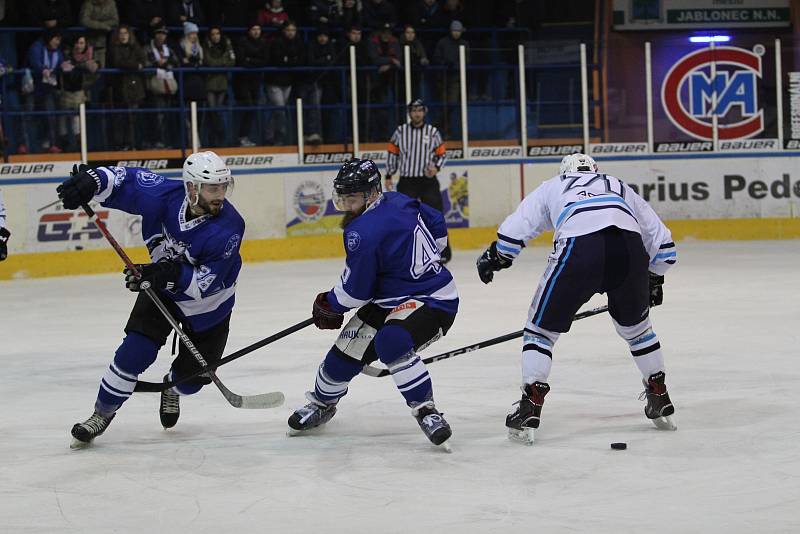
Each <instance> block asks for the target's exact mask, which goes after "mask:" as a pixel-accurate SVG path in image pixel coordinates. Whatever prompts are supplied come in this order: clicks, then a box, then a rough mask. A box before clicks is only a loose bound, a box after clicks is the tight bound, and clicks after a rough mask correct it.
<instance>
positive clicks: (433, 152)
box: [386, 123, 447, 177]
mask: <svg viewBox="0 0 800 534" xmlns="http://www.w3.org/2000/svg"><path fill="white" fill-rule="evenodd" d="M388 151H389V158H388V160H387V162H386V174H387V175H388V176H392V175H394V174H397V173H398V171H399V173H400V176H409V177H410V176H425V167H427V166H428V165H429V164H431V163H432V164H434V165H436V170H437V171H439V170H440V169H441V168H442V167H443V166H444V162H445V160H446V159H447V154H446V152H445V146H444V141H442V134H440V133H439V129H438V128H436V126H433V125H431V124H423V125H422V126H421V127H419V128H415V127H414V126H412V125H411V124H410V123H407V124H401V125H400V126H398V127H397V129H396V130H395V131H394V134H392V139H391V141H389V148H388Z"/></svg>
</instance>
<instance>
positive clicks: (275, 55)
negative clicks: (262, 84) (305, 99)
mask: <svg viewBox="0 0 800 534" xmlns="http://www.w3.org/2000/svg"><path fill="white" fill-rule="evenodd" d="M269 55H270V64H271V65H273V66H275V67H283V68H287V67H300V66H303V65H306V64H307V60H306V47H305V43H303V40H302V39H300V37H298V36H297V25H295V23H294V22H293V21H292V20H287V21H286V23H285V24H284V25H283V28H281V36H280V37H278V38H277V39H275V40H274V41H273V42H272V45H271V46H270V54H269ZM302 83H303V79H302V75H301V74H299V73H293V72H276V73H274V74H272V73H270V76H268V77H267V99H268V100H269V103H270V105H272V106H279V107H281V108H283V109H278V110H273V111H272V117H271V119H270V123H269V126H268V129H267V138H268V139H270V138H271V139H272V141H273V143H274V144H276V145H286V144H289V142H290V139H289V130H288V122H289V117H288V110H287V109H286V105H287V104H288V103H289V95H290V94H291V92H292V87H294V90H295V93H296V94H299V89H300V86H301V84H302Z"/></svg>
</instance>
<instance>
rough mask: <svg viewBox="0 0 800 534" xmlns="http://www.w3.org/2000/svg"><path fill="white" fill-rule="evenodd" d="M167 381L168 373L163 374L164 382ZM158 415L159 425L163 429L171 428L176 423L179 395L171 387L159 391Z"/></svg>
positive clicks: (179, 409)
mask: <svg viewBox="0 0 800 534" xmlns="http://www.w3.org/2000/svg"><path fill="white" fill-rule="evenodd" d="M167 382H169V374H166V375H164V383H167ZM158 415H159V417H160V418H161V426H163V427H164V428H165V429H167V428H172V427H173V426H175V425H176V424H177V423H178V417H180V416H181V405H180V395H178V394H177V393H175V392H174V391H172V388H170V389H167V390H164V391H162V392H161V404H160V405H159V407H158Z"/></svg>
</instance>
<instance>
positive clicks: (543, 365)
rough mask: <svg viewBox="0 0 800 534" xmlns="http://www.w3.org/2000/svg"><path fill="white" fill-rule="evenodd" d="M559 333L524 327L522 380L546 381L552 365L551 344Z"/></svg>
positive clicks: (525, 381) (526, 382)
mask: <svg viewBox="0 0 800 534" xmlns="http://www.w3.org/2000/svg"><path fill="white" fill-rule="evenodd" d="M558 336H559V334H558V333H557V332H551V331H549V330H545V329H544V328H540V327H534V328H533V329H530V328H525V336H524V338H523V342H522V382H523V384H533V383H534V382H543V383H547V378H548V377H549V376H550V368H551V367H552V365H553V345H555V343H556V341H557V340H558Z"/></svg>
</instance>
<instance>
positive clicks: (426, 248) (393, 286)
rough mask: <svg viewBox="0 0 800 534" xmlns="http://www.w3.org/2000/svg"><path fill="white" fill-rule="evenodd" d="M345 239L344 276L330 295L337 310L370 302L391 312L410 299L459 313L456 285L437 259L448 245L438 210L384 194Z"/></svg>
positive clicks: (350, 227)
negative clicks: (391, 309) (390, 309)
mask: <svg viewBox="0 0 800 534" xmlns="http://www.w3.org/2000/svg"><path fill="white" fill-rule="evenodd" d="M343 238H344V248H345V251H346V252H347V259H346V260H345V268H344V272H343V273H342V276H341V279H340V280H339V282H338V283H337V284H336V286H335V287H334V288H333V289H332V290H331V291H330V292H329V293H328V302H330V304H331V307H332V308H333V309H335V310H336V311H340V312H344V311H347V310H349V309H351V308H356V307H359V306H363V305H364V304H366V303H368V302H374V303H375V304H377V305H378V306H380V307H382V308H394V307H395V306H398V305H400V304H402V303H403V302H405V301H407V300H411V299H414V300H419V301H421V302H423V303H425V304H427V305H429V306H431V307H432V308H438V309H441V310H444V311H446V312H449V313H456V311H457V310H458V291H456V284H455V282H454V281H453V276H452V275H451V274H450V271H448V270H447V269H446V268H445V267H444V266H443V265H442V264H441V256H440V255H439V253H440V252H441V251H442V250H444V248H445V246H447V226H446V225H445V222H444V217H443V216H442V214H441V213H439V211H437V210H435V209H433V208H431V207H430V206H427V205H425V204H421V203H420V202H419V201H417V200H414V199H412V198H410V197H407V196H406V195H403V194H402V193H384V194H383V195H382V196H381V197H380V198H379V199H378V200H377V201H376V202H374V203H373V204H372V205H370V206H369V207H368V208H367V209H366V211H364V213H363V214H361V215H360V216H359V217H357V218H356V219H355V220H354V221H352V222H351V223H350V224H348V225H347V227H346V228H345V229H344V234H343Z"/></svg>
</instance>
